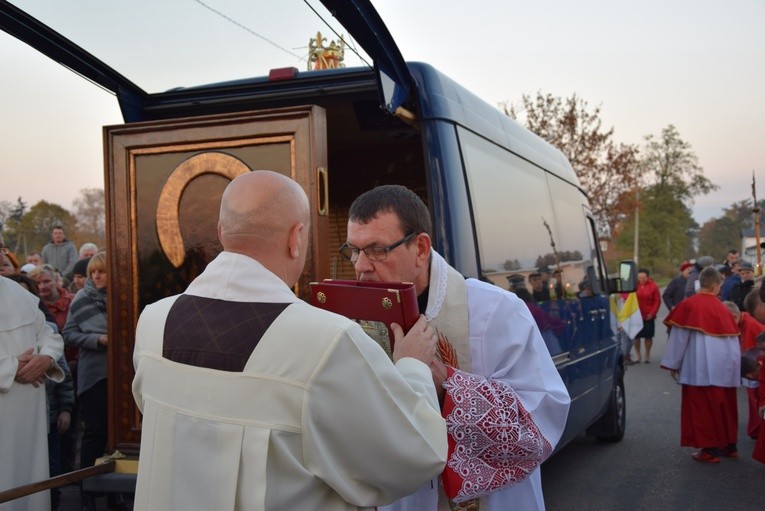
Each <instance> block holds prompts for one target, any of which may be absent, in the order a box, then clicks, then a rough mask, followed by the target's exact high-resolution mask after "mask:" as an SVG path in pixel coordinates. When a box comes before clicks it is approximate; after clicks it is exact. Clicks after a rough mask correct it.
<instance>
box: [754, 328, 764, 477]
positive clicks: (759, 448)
mask: <svg viewBox="0 0 765 511" xmlns="http://www.w3.org/2000/svg"><path fill="white" fill-rule="evenodd" d="M757 347H758V348H759V351H760V355H759V357H758V358H757V365H758V366H759V380H760V388H761V389H765V332H762V333H760V334H759V335H758V336H757ZM759 398H760V399H759V403H758V405H759V406H758V408H757V411H758V415H759V418H760V431H759V434H758V435H757V443H756V444H754V452H753V453H752V458H754V459H756V460H757V461H759V462H760V463H765V424H763V422H765V392H761V393H760V396H759Z"/></svg>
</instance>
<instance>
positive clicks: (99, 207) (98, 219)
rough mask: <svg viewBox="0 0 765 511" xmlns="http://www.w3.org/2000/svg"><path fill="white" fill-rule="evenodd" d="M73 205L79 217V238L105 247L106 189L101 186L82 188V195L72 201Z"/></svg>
mask: <svg viewBox="0 0 765 511" xmlns="http://www.w3.org/2000/svg"><path fill="white" fill-rule="evenodd" d="M72 206H74V214H75V215H76V217H77V235H76V237H77V239H78V240H81V241H82V242H85V241H88V242H91V243H95V244H96V245H97V246H98V247H101V248H103V247H104V246H105V245H106V214H105V211H104V191H103V190H102V189H101V188H85V189H83V190H80V196H79V197H78V198H76V199H75V200H74V201H73V202H72Z"/></svg>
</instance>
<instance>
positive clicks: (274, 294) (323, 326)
mask: <svg viewBox="0 0 765 511" xmlns="http://www.w3.org/2000/svg"><path fill="white" fill-rule="evenodd" d="M186 293H187V294H190V295H195V296H200V297H207V298H213V299H219V300H226V301H238V302H253V303H289V304H290V305H289V306H288V307H287V308H286V309H285V310H284V312H283V313H282V314H281V315H280V316H279V317H278V318H277V319H276V321H274V323H273V324H272V325H271V326H270V328H268V330H267V331H266V333H265V334H264V336H263V338H262V339H261V340H260V341H259V343H258V345H257V347H256V348H255V349H254V350H253V352H252V354H251V356H250V358H249V360H248V362H247V364H246V366H245V369H244V371H243V372H241V373H238V372H226V371H217V370H212V369H205V368H200V367H193V366H188V365H184V364H179V363H175V362H172V361H169V360H167V359H164V358H162V335H163V329H164V324H165V320H166V317H167V311H169V309H170V306H171V304H172V302H173V301H174V300H175V297H171V298H167V299H164V300H161V301H159V302H157V303H156V304H154V305H150V306H147V307H146V309H145V310H144V311H143V313H142V314H141V317H140V319H139V322H138V327H137V331H136V346H135V352H134V358H133V361H134V365H135V368H136V377H135V380H134V382H133V393H134V396H135V400H136V403H137V404H138V406H139V408H140V409H141V410H142V411H143V413H144V416H143V426H142V439H141V451H140V460H139V470H138V482H137V488H136V501H135V509H136V510H144V509H162V510H181V509H183V510H195V509H198V510H210V509H215V510H216V511H224V510H235V509H236V510H240V509H241V510H275V511H276V510H286V509H290V510H303V509H305V510H312V509H322V510H351V509H360V508H368V507H370V508H371V507H373V506H375V505H380V504H384V503H387V502H391V501H392V500H394V499H396V498H398V497H400V496H401V495H406V494H407V493H410V492H412V491H413V490H414V489H415V488H417V486H419V485H420V484H421V483H422V482H423V481H424V480H426V479H429V478H431V477H433V476H434V475H435V474H437V473H439V472H440V471H441V470H442V469H443V466H444V462H445V460H446V448H447V447H446V431H445V425H444V420H443V419H442V418H441V416H440V412H439V411H438V402H437V398H436V394H435V388H434V386H433V380H432V375H431V373H430V369H429V368H428V366H426V365H425V364H423V363H421V362H419V361H417V360H414V359H411V358H404V359H401V360H399V361H398V363H397V364H396V365H395V366H394V364H393V363H392V362H391V361H390V359H389V358H388V357H387V355H386V354H385V352H384V351H383V350H382V349H381V348H380V346H379V345H378V344H377V343H376V342H374V341H373V340H371V339H370V338H369V337H367V336H366V334H364V333H363V331H362V330H361V328H360V327H359V326H358V325H357V324H356V323H354V322H352V321H350V320H348V319H346V318H344V317H341V316H339V315H336V314H332V313H329V312H326V311H322V310H319V309H316V308H314V307H311V306H309V305H307V304H305V303H304V302H302V301H300V300H298V299H297V298H296V297H295V295H294V294H293V293H292V291H291V290H290V289H289V288H288V287H287V286H286V285H285V284H284V282H282V281H281V280H279V279H278V278H277V277H276V276H275V275H273V274H272V273H270V272H269V271H268V270H266V269H265V268H264V267H263V266H262V265H260V263H258V262H257V261H255V260H253V259H251V258H249V257H246V256H243V255H237V254H232V253H229V252H223V253H222V254H220V255H219V256H218V257H217V258H216V259H215V260H214V261H212V262H211V263H210V264H209V265H208V266H207V268H206V269H205V271H204V272H203V273H202V274H201V275H200V276H199V277H198V278H197V279H196V280H194V282H192V284H191V285H190V286H189V288H188V290H187V291H186ZM243 334H246V333H243Z"/></svg>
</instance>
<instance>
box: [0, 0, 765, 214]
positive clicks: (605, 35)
mask: <svg viewBox="0 0 765 511" xmlns="http://www.w3.org/2000/svg"><path fill="white" fill-rule="evenodd" d="M189 1H190V3H192V4H193V1H192V0H189ZM76 3H78V2H75V4H76ZM208 3H210V4H216V5H217V4H220V2H219V0H209V1H208ZM373 4H374V5H375V7H376V8H377V10H378V11H379V13H380V15H381V17H382V19H383V20H384V21H385V22H386V24H387V26H388V28H389V31H390V32H391V34H392V35H393V37H394V39H395V40H396V41H397V43H398V46H399V48H400V50H401V53H402V54H403V55H404V57H405V58H406V59H407V60H410V61H422V62H427V63H429V64H432V65H433V66H435V67H436V68H437V69H439V70H440V71H442V72H444V73H445V74H447V75H449V76H450V77H452V78H453V79H455V80H456V81H458V82H459V83H461V84H462V85H464V86H465V87H467V88H468V89H470V90H472V91H473V92H475V93H476V94H477V95H478V96H480V97H482V98H483V99H484V100H486V101H488V102H489V103H491V104H494V105H498V104H500V103H502V102H505V101H511V102H518V101H519V100H520V98H521V96H522V95H523V94H530V95H535V94H536V93H537V92H538V91H541V92H543V93H545V94H547V93H550V94H552V95H554V96H559V97H568V96H570V95H572V94H574V93H575V94H577V95H578V96H579V97H581V98H582V99H584V100H586V101H587V102H588V103H589V104H590V106H591V107H593V108H594V107H595V106H600V108H601V118H602V120H603V126H604V127H606V128H609V127H613V128H614V139H615V141H617V142H624V143H629V144H642V143H643V137H644V136H645V135H649V134H653V135H655V136H658V135H659V134H660V133H661V130H662V129H663V128H665V127H666V126H668V125H669V124H673V125H675V127H676V128H677V130H678V132H679V134H680V136H681V138H682V139H683V140H685V141H687V142H688V143H690V144H691V147H692V149H693V151H694V152H695V153H696V155H697V156H698V159H699V164H700V165H701V167H702V168H703V172H704V175H705V176H706V177H707V178H709V179H710V180H711V181H712V182H713V183H714V184H716V185H718V186H719V189H718V190H716V191H715V192H712V193H711V194H709V195H707V196H701V197H697V198H696V200H695V203H694V205H693V208H692V211H693V215H694V218H695V219H696V221H697V222H698V223H699V224H703V223H704V222H705V221H707V220H709V219H710V218H713V217H719V216H720V215H721V214H722V211H723V208H725V207H728V206H730V205H731V204H732V203H734V202H738V201H741V200H745V199H749V198H751V183H752V175H753V173H754V175H755V176H756V178H757V181H758V184H757V191H758V199H759V198H765V143H763V142H764V141H763V136H762V134H761V131H760V130H761V123H762V120H763V119H765V30H763V27H764V26H765V0H731V1H729V2H719V1H716V0H715V1H712V0H698V1H694V2H689V1H680V0H662V1H657V0H645V1H642V2H629V3H627V2H613V1H606V0H580V1H578V2H571V1H565V0H540V1H538V2H528V1H519V0H500V1H495V0H483V1H481V2H473V3H467V4H466V3H465V2H457V1H453V0H418V1H411V0H377V1H373ZM221 5H222V4H221ZM317 28H321V27H317ZM312 35H313V34H300V35H299V40H298V41H297V42H294V43H293V42H291V41H285V42H284V43H283V44H284V45H285V46H287V47H297V46H300V45H301V44H302V45H304V44H305V41H306V40H307V38H308V37H310V36H312ZM0 65H1V67H0V69H2V80H0V176H2V177H1V178H0V200H6V201H10V202H15V201H16V198H17V197H22V199H23V200H24V201H25V202H26V203H27V204H28V205H29V206H31V205H33V204H35V203H37V202H38V201H39V200H46V201H48V202H53V203H56V204H59V205H61V206H63V207H65V208H67V209H69V208H71V206H72V201H73V200H74V199H75V198H76V197H77V196H78V194H79V191H80V190H81V189H84V188H94V187H99V188H100V187H103V176H104V171H103V161H104V159H103V158H104V156H103V143H102V127H103V126H106V125H114V124H120V123H122V118H121V115H120V112H119V108H118V105H117V101H116V99H115V98H114V97H113V96H112V95H111V94H109V93H107V92H105V91H103V90H102V89H100V88H99V87H97V86H95V85H93V84H92V83H90V82H88V81H86V80H84V79H83V78H81V77H79V76H77V75H75V74H74V73H72V72H71V71H69V70H67V69H64V68H63V67H61V66H60V65H58V64H56V63H54V62H52V61H50V60H48V59H47V58H46V57H43V56H41V55H40V54H38V53H37V52H36V51H35V50H32V49H31V48H29V47H27V46H25V45H24V44H22V43H21V42H19V41H17V40H16V39H14V38H12V37H11V36H9V35H7V34H5V33H4V32H0ZM275 67H278V66H275ZM301 68H302V66H301Z"/></svg>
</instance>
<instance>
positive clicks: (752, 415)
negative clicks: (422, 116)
mask: <svg viewBox="0 0 765 511" xmlns="http://www.w3.org/2000/svg"><path fill="white" fill-rule="evenodd" d="M738 328H739V330H741V353H744V352H745V351H747V350H750V349H752V348H756V347H757V335H758V334H759V333H760V332H763V331H765V325H763V324H762V323H760V322H759V321H757V320H756V319H754V318H753V317H752V316H751V315H750V314H749V313H748V312H742V313H741V319H740V320H739V322H738ZM761 393H765V389H763V390H762V391H760V388H758V387H747V389H746V397H747V401H748V404H749V420H748V421H747V423H746V434H747V435H749V436H750V437H753V438H757V435H759V433H760V423H761V422H762V417H760V415H759V414H758V413H757V408H758V403H759V400H760V394H761Z"/></svg>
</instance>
